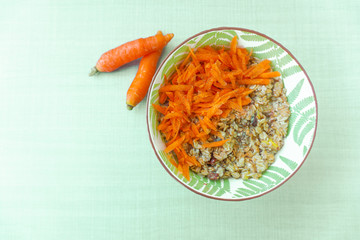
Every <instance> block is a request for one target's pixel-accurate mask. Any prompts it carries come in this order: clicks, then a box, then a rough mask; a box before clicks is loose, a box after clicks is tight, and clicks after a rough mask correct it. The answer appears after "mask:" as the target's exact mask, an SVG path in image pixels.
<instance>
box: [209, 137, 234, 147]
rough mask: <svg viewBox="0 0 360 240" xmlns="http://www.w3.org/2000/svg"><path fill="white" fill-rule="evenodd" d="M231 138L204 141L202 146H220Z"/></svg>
mask: <svg viewBox="0 0 360 240" xmlns="http://www.w3.org/2000/svg"><path fill="white" fill-rule="evenodd" d="M229 140H230V139H225V140H221V141H217V142H211V143H204V144H203V145H202V146H203V147H206V148H212V147H220V146H222V145H224V144H225V143H226V142H227V141H229Z"/></svg>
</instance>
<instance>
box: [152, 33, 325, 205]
mask: <svg viewBox="0 0 360 240" xmlns="http://www.w3.org/2000/svg"><path fill="white" fill-rule="evenodd" d="M234 36H238V44H239V45H240V46H242V47H245V48H247V49H248V50H249V51H250V49H252V50H253V56H255V57H257V58H259V59H269V60H271V61H272V68H273V70H274V71H279V72H280V73H281V78H282V80H283V82H284V86H285V88H286V90H287V92H286V96H287V98H288V102H289V104H290V109H291V116H290V120H289V130H288V135H287V136H286V138H285V142H284V146H283V147H282V149H281V150H280V151H279V152H278V153H277V154H276V156H275V162H274V163H273V164H272V165H271V166H270V167H269V168H268V169H267V170H266V171H265V172H264V173H263V176H262V177H261V178H259V179H248V180H243V179H234V178H230V179H226V180H223V179H221V180H217V181H212V180H209V179H208V178H206V177H202V176H200V175H198V174H195V173H193V172H190V178H191V179H190V181H187V180H186V179H185V178H184V177H183V176H182V174H181V173H179V172H178V170H177V169H176V168H175V167H174V166H173V165H172V164H171V163H170V162H169V159H168V155H167V154H165V153H164V151H163V150H164V149H165V143H164V140H163V139H162V137H161V134H160V132H159V131H158V130H157V128H156V127H157V125H158V114H157V112H156V111H155V110H154V108H153V107H152V104H153V103H158V100H159V91H158V90H159V87H160V85H161V84H162V82H163V81H164V75H165V74H166V76H171V74H172V73H173V72H174V71H175V66H176V65H177V64H179V63H181V61H182V60H184V58H185V57H186V56H187V54H188V51H189V47H191V48H195V49H196V48H198V47H202V46H205V45H211V46H222V45H225V46H229V45H230V41H231V39H232V38H233V37H234ZM317 112H318V111H317V102H316V96H315V91H314V87H313V85H312V84H311V82H310V79H309V77H308V75H307V73H306V72H305V70H304V68H303V67H302V66H301V64H300V63H299V62H298V61H297V60H296V58H295V57H294V55H293V54H291V53H290V51H289V50H287V49H286V48H285V47H284V46H282V45H281V44H280V43H278V42H277V41H275V40H274V39H272V38H270V37H268V36H266V35H264V34H262V33H259V32H255V31H252V30H248V29H242V28H228V27H222V28H215V29H210V30H206V31H203V32H200V33H198V34H196V35H194V36H192V37H190V38H188V39H186V40H185V41H184V42H182V43H181V44H180V45H178V46H177V47H176V48H175V49H174V50H173V51H171V52H170V53H169V54H168V56H167V57H166V58H165V60H164V61H163V62H162V63H161V64H160V66H159V68H158V70H157V72H156V73H155V75H154V77H153V80H152V83H151V85H150V89H149V92H148V98H147V106H146V120H147V127H148V131H149V138H150V142H151V145H152V147H153V149H154V152H155V155H156V157H157V158H158V159H159V161H160V163H161V165H162V166H163V167H164V169H165V170H166V171H167V172H168V174H169V175H170V176H172V177H173V178H174V179H175V180H177V181H178V182H179V183H181V184H182V185H183V186H185V187H186V188H188V189H189V190H191V191H193V192H195V193H197V194H200V195H202V196H205V197H208V198H213V199H218V200H228V201H240V200H246V199H252V198H256V197H259V196H262V195H264V194H266V193H269V192H271V191H273V190H274V189H276V188H278V187H279V186H281V185H282V184H283V183H285V182H286V181H287V180H289V179H290V178H291V177H292V176H293V175H294V174H295V173H296V172H297V171H298V170H299V168H300V167H301V165H302V164H303V163H304V161H305V159H306V158H307V156H308V155H309V152H310V150H311V147H312V145H313V142H314V139H315V134H316V127H317V119H318V114H317Z"/></svg>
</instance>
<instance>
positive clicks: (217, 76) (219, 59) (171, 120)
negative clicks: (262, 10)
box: [153, 37, 280, 180]
mask: <svg viewBox="0 0 360 240" xmlns="http://www.w3.org/2000/svg"><path fill="white" fill-rule="evenodd" d="M237 45H238V42H237V38H236V37H234V38H233V39H232V41H231V44H230V48H225V47H222V48H221V49H215V48H212V47H211V46H205V47H201V48H198V49H192V48H190V47H189V53H188V54H187V56H186V58H185V60H184V61H183V62H182V63H180V65H177V66H175V73H174V74H172V75H171V76H170V77H167V76H164V79H165V81H164V84H163V85H162V86H161V87H160V89H159V103H160V105H159V104H153V107H154V109H155V110H156V111H157V112H159V113H160V114H161V116H160V123H159V125H158V127H157V129H158V130H159V131H160V132H161V133H162V134H163V136H164V137H165V139H166V141H167V143H166V149H165V152H166V153H171V152H173V153H174V154H175V156H176V159H177V162H176V161H175V160H174V159H173V158H169V159H170V160H169V161H170V162H171V164H173V165H174V166H175V167H177V169H178V170H179V172H181V173H182V174H183V176H184V177H185V178H186V179H187V180H190V174H189V168H190V167H200V166H201V164H200V163H199V162H198V161H197V159H196V158H195V157H193V156H189V155H188V154H187V152H186V151H185V149H188V148H187V144H190V145H192V146H194V144H195V143H196V142H198V141H200V144H202V146H203V147H205V148H211V147H219V146H222V145H223V144H225V143H226V142H227V141H230V139H224V137H223V136H222V135H221V133H220V131H219V130H218V129H217V123H218V122H219V120H220V118H226V117H228V116H229V114H230V113H231V112H232V111H239V112H240V111H243V106H246V105H248V104H250V103H251V98H250V94H251V93H252V92H253V91H254V90H252V89H250V88H248V86H249V85H267V84H269V83H270V82H271V78H274V77H278V76H280V73H279V72H272V71H271V66H270V63H271V62H270V61H269V60H267V59H266V60H263V61H261V62H260V63H258V64H251V66H250V56H251V54H252V52H250V53H249V52H248V51H247V50H246V49H245V48H240V47H238V46H237ZM214 137H217V138H220V139H221V140H220V141H216V142H209V141H212V140H211V139H214Z"/></svg>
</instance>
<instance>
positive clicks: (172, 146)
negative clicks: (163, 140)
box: [164, 136, 185, 153]
mask: <svg viewBox="0 0 360 240" xmlns="http://www.w3.org/2000/svg"><path fill="white" fill-rule="evenodd" d="M184 140H185V136H182V137H181V138H179V139H177V140H176V141H174V142H173V143H172V144H170V145H169V146H167V147H166V148H165V150H164V152H166V153H169V152H171V151H172V150H173V149H174V148H176V147H178V146H180V145H181V144H182V143H183V141H184Z"/></svg>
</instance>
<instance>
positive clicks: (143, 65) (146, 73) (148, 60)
mask: <svg viewBox="0 0 360 240" xmlns="http://www.w3.org/2000/svg"><path fill="white" fill-rule="evenodd" d="M157 35H162V32H161V31H159V32H158V33H157V34H156V36H157ZM162 49H163V48H161V49H159V50H157V51H156V52H153V53H149V54H148V55H145V56H144V57H143V58H142V59H141V61H140V64H139V69H138V71H137V73H136V76H135V78H134V80H133V82H132V83H131V85H130V87H129V89H128V91H127V95H126V104H127V107H128V109H129V110H132V109H133V108H134V107H135V106H136V105H137V104H138V103H140V102H141V100H143V99H144V97H145V96H146V93H147V91H148V88H149V86H150V83H151V80H152V77H153V76H154V74H155V71H156V66H157V63H158V61H159V58H160V56H161V52H162Z"/></svg>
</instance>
